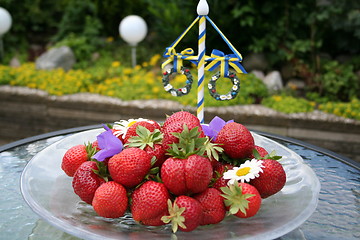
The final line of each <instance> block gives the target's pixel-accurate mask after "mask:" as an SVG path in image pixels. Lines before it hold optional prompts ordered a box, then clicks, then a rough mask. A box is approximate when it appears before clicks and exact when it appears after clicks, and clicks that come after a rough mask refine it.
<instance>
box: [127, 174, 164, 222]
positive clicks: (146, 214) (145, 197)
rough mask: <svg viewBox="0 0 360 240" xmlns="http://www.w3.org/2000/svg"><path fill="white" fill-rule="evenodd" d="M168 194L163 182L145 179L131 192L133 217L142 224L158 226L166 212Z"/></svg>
mask: <svg viewBox="0 0 360 240" xmlns="http://www.w3.org/2000/svg"><path fill="white" fill-rule="evenodd" d="M169 198H170V194H169V192H168V190H167V189H166V187H165V185H164V184H163V183H158V182H154V181H147V182H145V183H144V184H143V185H141V186H140V187H139V188H137V189H136V190H135V191H134V192H133V194H132V203H131V213H132V216H133V219H134V220H135V221H137V222H140V223H142V224H144V225H150V226H160V225H164V224H165V223H164V222H163V221H161V217H163V216H165V215H167V214H168V205H167V200H168V199H169Z"/></svg>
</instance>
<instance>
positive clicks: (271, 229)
mask: <svg viewBox="0 0 360 240" xmlns="http://www.w3.org/2000/svg"><path fill="white" fill-rule="evenodd" d="M102 131H103V130H102V129H94V130H89V131H85V132H81V133H77V134H74V135H72V136H69V137H67V138H64V139H63V140H61V141H59V142H56V143H54V144H52V145H50V146H49V147H47V148H45V149H44V150H42V151H41V152H39V153H38V154H37V155H35V156H34V158H33V159H32V160H31V161H30V162H29V163H28V164H27V166H26V167H25V169H24V171H23V173H22V175H21V192H22V195H23V197H24V199H25V201H26V202H27V204H28V205H29V206H30V207H31V209H32V210H33V211H34V212H35V213H37V214H38V215H40V216H41V217H42V218H43V219H45V220H46V221H48V222H49V223H50V224H52V225H54V226H55V227H57V228H59V229H61V230H63V231H64V232H67V233H69V234H72V235H74V236H77V237H80V238H84V239H102V240H103V239H171V238H172V237H174V236H172V235H173V234H172V233H171V230H170V227H169V226H162V227H147V226H142V225H139V224H137V223H135V222H134V221H133V220H132V218H131V216H130V214H128V215H126V216H124V217H122V218H119V219H106V218H102V217H99V216H97V214H96V213H95V212H94V210H93V209H92V207H91V206H90V205H88V204H85V203H84V202H82V201H81V200H80V198H79V197H78V196H77V195H75V193H74V192H73V189H72V186H71V181H72V178H70V177H68V176H66V175H65V173H64V172H63V171H62V170H61V167H60V166H61V161H62V156H63V155H64V153H65V152H66V151H67V149H69V148H70V147H71V146H74V145H77V144H83V143H87V142H92V141H94V140H95V139H96V136H97V135H98V134H99V133H101V132H102ZM253 136H254V138H255V143H256V145H259V146H262V147H264V148H265V149H266V150H268V151H269V152H271V151H273V150H275V151H276V153H277V155H280V156H283V159H282V160H281V163H282V164H283V166H284V168H285V171H286V174H287V181H286V185H285V187H284V188H283V189H282V190H281V191H280V192H279V193H277V194H275V195H273V196H271V197H269V198H267V199H265V200H264V201H263V203H262V206H261V209H260V211H259V212H258V214H257V215H256V216H254V217H252V218H248V219H240V218H236V217H233V216H228V217H226V218H225V219H224V220H223V221H222V222H221V223H219V224H216V225H209V226H201V227H199V228H197V229H196V230H195V231H192V232H190V233H185V232H177V233H176V237H177V238H176V239H178V240H180V239H186V240H191V239H196V240H198V239H208V240H211V239H214V240H218V239H274V238H277V237H280V236H283V235H285V234H286V233H288V232H290V231H292V230H294V229H295V228H297V227H299V226H300V225H301V224H302V223H303V222H304V221H305V220H306V219H307V218H309V217H310V215H311V214H312V213H313V212H314V211H315V209H316V206H317V202H318V195H319V191H320V182H319V180H318V178H317V177H316V175H315V173H314V171H313V170H312V169H311V168H310V167H309V166H308V165H306V164H305V163H304V162H303V159H302V158H301V157H300V156H299V155H298V154H296V153H295V152H293V151H292V150H290V149H288V148H286V147H284V146H283V145H280V144H278V143H277V142H275V141H272V140H270V139H268V138H265V137H262V136H260V135H257V134H255V133H253Z"/></svg>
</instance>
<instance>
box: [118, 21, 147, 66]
mask: <svg viewBox="0 0 360 240" xmlns="http://www.w3.org/2000/svg"><path fill="white" fill-rule="evenodd" d="M119 33H120V36H121V38H122V39H123V40H124V41H125V42H127V43H128V44H129V45H130V46H131V47H132V51H131V52H132V54H131V55H132V65H133V67H135V66H136V46H137V44H138V43H139V42H141V41H142V40H144V38H145V36H146V34H147V25H146V22H145V20H144V19H142V18H141V17H139V16H137V15H129V16H127V17H125V18H124V19H123V20H121V22H120V25H119Z"/></svg>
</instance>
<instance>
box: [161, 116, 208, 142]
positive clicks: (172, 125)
mask: <svg viewBox="0 0 360 240" xmlns="http://www.w3.org/2000/svg"><path fill="white" fill-rule="evenodd" d="M184 125H186V126H187V127H188V129H189V130H191V129H193V128H195V127H197V129H198V132H199V133H200V135H199V137H205V134H204V132H203V131H202V127H201V124H200V121H199V119H198V118H197V117H196V116H195V115H193V114H191V113H189V112H186V111H180V112H176V113H174V114H172V115H171V116H170V117H168V118H167V119H166V120H165V122H164V125H163V127H162V132H163V134H164V139H163V146H164V148H165V149H169V148H170V145H171V144H172V143H177V142H178V138H177V137H175V136H174V135H173V133H181V132H182V131H183V130H184Z"/></svg>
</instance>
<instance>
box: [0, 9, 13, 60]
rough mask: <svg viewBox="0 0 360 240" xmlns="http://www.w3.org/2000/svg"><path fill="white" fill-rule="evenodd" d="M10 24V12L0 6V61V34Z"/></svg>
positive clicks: (0, 55)
mask: <svg viewBox="0 0 360 240" xmlns="http://www.w3.org/2000/svg"><path fill="white" fill-rule="evenodd" d="M11 24H12V19H11V15H10V13H9V12H8V11H7V10H6V9H5V8H2V7H0V61H2V59H3V55H4V46H3V40H2V36H3V35H4V34H5V33H7V32H8V31H9V29H10V28H11Z"/></svg>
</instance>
